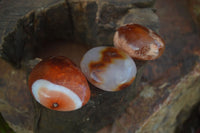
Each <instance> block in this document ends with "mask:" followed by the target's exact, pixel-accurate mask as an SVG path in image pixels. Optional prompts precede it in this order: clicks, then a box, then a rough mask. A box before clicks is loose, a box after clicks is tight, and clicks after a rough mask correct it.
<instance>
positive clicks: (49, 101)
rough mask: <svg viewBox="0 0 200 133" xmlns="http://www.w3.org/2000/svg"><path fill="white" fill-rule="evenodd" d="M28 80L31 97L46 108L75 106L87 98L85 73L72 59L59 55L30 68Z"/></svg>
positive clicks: (79, 106)
mask: <svg viewBox="0 0 200 133" xmlns="http://www.w3.org/2000/svg"><path fill="white" fill-rule="evenodd" d="M28 81H29V83H28V84H29V89H30V91H31V93H32V94H33V96H34V98H35V99H36V100H37V101H38V102H39V103H40V104H42V105H43V106H45V107H47V108H49V109H53V110H57V111H72V110H76V109H79V108H81V107H82V106H83V105H85V104H86V103H87V102H88V100H89V98H90V89H89V86H88V83H87V80H86V78H85V76H84V75H83V73H82V72H81V71H80V70H79V69H78V68H77V67H76V66H75V65H74V63H73V62H71V61H70V60H69V59H68V58H66V57H63V56H58V57H51V58H48V59H45V60H43V61H41V62H40V63H39V64H37V65H36V66H35V67H34V68H33V70H32V72H31V73H30V76H29V80H28Z"/></svg>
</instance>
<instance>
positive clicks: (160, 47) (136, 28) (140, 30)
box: [113, 24, 165, 60]
mask: <svg viewBox="0 0 200 133" xmlns="http://www.w3.org/2000/svg"><path fill="white" fill-rule="evenodd" d="M113 41H114V46H115V47H117V48H119V49H121V50H123V51H125V52H126V53H128V54H129V55H130V56H131V57H133V58H135V59H140V60H154V59H156V58H158V57H160V56H161V55H162V54H163V52H164V49H165V43H164V41H163V39H162V38H161V37H160V36H159V35H158V34H156V33H155V32H154V31H152V30H151V29H148V28H146V27H144V26H141V25H139V24H127V25H125V26H121V27H119V28H118V29H117V31H116V32H115V35H114V39H113Z"/></svg>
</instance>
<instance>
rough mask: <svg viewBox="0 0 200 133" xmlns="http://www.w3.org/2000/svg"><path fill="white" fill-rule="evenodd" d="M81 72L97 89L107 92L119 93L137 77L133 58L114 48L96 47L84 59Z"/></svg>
mask: <svg viewBox="0 0 200 133" xmlns="http://www.w3.org/2000/svg"><path fill="white" fill-rule="evenodd" d="M80 66H81V70H82V72H83V73H84V74H85V76H86V77H87V79H88V80H89V81H90V82H91V83H92V84H93V85H94V86H96V87H98V88H100V89H102V90H105V91H118V90H121V89H124V88H126V87H127V86H129V85H130V84H131V83H132V82H133V81H134V79H135V76H136V72H137V69H136V65H135V62H134V61H133V60H132V58H131V57H130V56H129V55H128V54H126V53H124V52H123V51H121V50H119V49H117V48H114V47H105V46H101V47H95V48H92V49H90V50H89V51H88V52H87V53H86V54H85V55H84V56H83V58H82V60H81V63H80Z"/></svg>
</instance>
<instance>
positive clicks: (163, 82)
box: [98, 0, 200, 133]
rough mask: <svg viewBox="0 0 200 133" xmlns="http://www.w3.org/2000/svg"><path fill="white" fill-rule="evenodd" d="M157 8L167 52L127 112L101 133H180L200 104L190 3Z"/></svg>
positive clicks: (198, 53) (151, 66) (199, 52)
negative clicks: (193, 110)
mask: <svg viewBox="0 0 200 133" xmlns="http://www.w3.org/2000/svg"><path fill="white" fill-rule="evenodd" d="M166 5H168V6H169V7H170V10H169V9H168V8H166ZM155 7H156V9H157V14H158V16H159V20H160V34H161V36H163V37H164V40H165V42H166V49H165V52H164V54H163V55H162V56H161V58H159V59H157V60H155V61H151V62H148V64H147V66H146V68H145V69H144V74H143V77H142V83H141V88H140V90H141V91H140V93H139V94H138V96H137V97H136V98H135V99H134V100H133V101H132V102H131V103H130V106H129V107H128V108H127V110H126V113H124V114H123V115H122V116H121V117H120V118H119V119H117V120H116V121H115V122H114V124H112V125H110V126H107V127H105V128H104V129H102V130H101V131H99V132H98V133H114V132H118V133H128V132H137V133H144V132H145V133H146V132H158V133H165V132H166V133H168V132H170V133H171V132H172V133H173V132H177V127H182V126H183V123H184V121H185V120H186V119H188V117H189V115H190V113H191V109H193V107H195V106H196V104H198V103H199V101H200V99H199V95H200V87H199V80H200V77H199V63H200V60H199V57H200V45H199V44H198V43H196V42H199V35H198V34H197V32H196V30H197V29H195V25H194V23H193V21H192V18H191V15H190V14H189V12H188V10H187V3H186V1H173V0H169V1H162V0H157V2H156V6H155ZM171 14H173V15H171ZM170 15H171V17H169V16H170ZM196 117H197V116H196ZM197 124H198V123H197ZM189 129H190V130H191V128H189Z"/></svg>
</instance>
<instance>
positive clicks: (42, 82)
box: [32, 79, 82, 109]
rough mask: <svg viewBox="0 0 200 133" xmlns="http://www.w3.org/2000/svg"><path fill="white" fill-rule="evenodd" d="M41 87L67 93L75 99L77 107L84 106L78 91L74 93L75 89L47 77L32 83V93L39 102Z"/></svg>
mask: <svg viewBox="0 0 200 133" xmlns="http://www.w3.org/2000/svg"><path fill="white" fill-rule="evenodd" d="M41 88H47V89H48V90H49V91H58V92H61V93H64V94H65V95H67V96H68V97H70V98H71V99H72V100H73V101H74V103H75V105H76V108H75V109H78V108H80V107H81V106H82V101H81V99H80V98H79V96H78V95H77V94H76V93H74V92H73V91H71V90H70V89H68V88H66V87H64V86H61V85H57V84H54V83H52V82H50V81H48V80H45V79H39V80H36V81H35V82H34V83H33V84H32V93H33V95H34V97H35V99H36V100H37V101H38V102H40V99H39V94H38V92H39V89H41Z"/></svg>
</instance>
